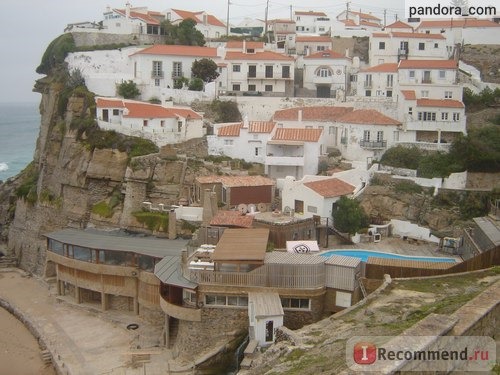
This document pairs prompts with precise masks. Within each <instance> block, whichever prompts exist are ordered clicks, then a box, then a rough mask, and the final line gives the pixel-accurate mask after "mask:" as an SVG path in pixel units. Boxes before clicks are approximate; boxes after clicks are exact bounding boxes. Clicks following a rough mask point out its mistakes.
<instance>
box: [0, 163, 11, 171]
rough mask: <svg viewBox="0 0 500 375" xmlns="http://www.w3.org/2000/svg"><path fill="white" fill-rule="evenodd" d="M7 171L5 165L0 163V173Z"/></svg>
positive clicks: (7, 167)
mask: <svg viewBox="0 0 500 375" xmlns="http://www.w3.org/2000/svg"><path fill="white" fill-rule="evenodd" d="M8 169H9V166H8V165H7V163H0V172H3V171H6V170H8Z"/></svg>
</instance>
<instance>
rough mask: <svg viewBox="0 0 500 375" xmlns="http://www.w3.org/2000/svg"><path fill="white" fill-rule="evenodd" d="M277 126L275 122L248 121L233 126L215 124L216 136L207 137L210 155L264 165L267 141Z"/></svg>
mask: <svg viewBox="0 0 500 375" xmlns="http://www.w3.org/2000/svg"><path fill="white" fill-rule="evenodd" d="M275 125H276V123H275V122H273V121H250V122H248V121H246V120H245V121H243V122H238V123H233V124H215V125H214V133H215V134H214V135H209V136H207V143H208V154H209V155H226V156H229V157H231V158H233V159H243V160H245V161H247V162H251V163H262V164H264V162H265V158H266V146H267V141H268V140H269V139H270V137H271V133H272V132H273V130H274V127H275Z"/></svg>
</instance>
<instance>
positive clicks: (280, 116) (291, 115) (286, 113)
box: [273, 106, 353, 121]
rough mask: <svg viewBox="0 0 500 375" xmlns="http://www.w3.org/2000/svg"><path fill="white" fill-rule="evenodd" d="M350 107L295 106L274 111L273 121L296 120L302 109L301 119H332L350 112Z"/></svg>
mask: <svg viewBox="0 0 500 375" xmlns="http://www.w3.org/2000/svg"><path fill="white" fill-rule="evenodd" d="M352 109H353V108H352V107H333V106H316V107H295V108H287V109H281V110H279V111H276V112H274V116H273V120H274V121H298V116H299V111H302V120H303V121H334V120H336V119H337V118H338V117H340V116H342V115H344V114H346V113H348V112H351V111H352Z"/></svg>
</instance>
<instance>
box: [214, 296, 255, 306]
mask: <svg viewBox="0 0 500 375" xmlns="http://www.w3.org/2000/svg"><path fill="white" fill-rule="evenodd" d="M205 304H206V305H211V306H235V307H237V306H241V307H243V306H248V297H243V296H219V295H212V294H207V295H205Z"/></svg>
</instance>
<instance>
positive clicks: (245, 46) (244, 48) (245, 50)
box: [242, 39, 247, 53]
mask: <svg viewBox="0 0 500 375" xmlns="http://www.w3.org/2000/svg"><path fill="white" fill-rule="evenodd" d="M242 48H243V53H247V41H246V40H245V39H243V47H242Z"/></svg>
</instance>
